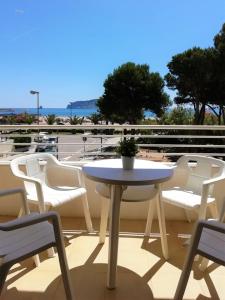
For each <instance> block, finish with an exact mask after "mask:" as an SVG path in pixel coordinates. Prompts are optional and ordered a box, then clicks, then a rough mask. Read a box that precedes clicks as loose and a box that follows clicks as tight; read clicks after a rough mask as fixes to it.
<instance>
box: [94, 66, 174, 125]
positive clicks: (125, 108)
mask: <svg viewBox="0 0 225 300" xmlns="http://www.w3.org/2000/svg"><path fill="white" fill-rule="evenodd" d="M104 88H105V91H104V94H103V95H102V97H101V98H100V99H99V100H98V102H97V106H98V108H99V111H100V113H101V114H102V115H103V117H104V118H105V119H106V120H107V121H111V122H117V123H119V124H122V123H125V122H129V123H130V124H137V122H138V121H139V120H142V119H143V117H144V115H143V113H144V110H150V111H152V112H153V113H155V114H157V115H160V114H161V113H162V111H163V110H164V108H165V107H166V106H167V105H168V104H169V97H168V95H167V94H166V93H165V92H164V91H163V89H164V81H163V79H162V78H161V77H160V75H159V74H158V73H150V71H149V66H148V65H146V64H144V65H139V64H134V63H131V62H128V63H126V64H123V65H121V66H120V67H118V68H117V69H115V70H114V71H113V73H112V74H109V75H108V77H107V79H106V80H105V82H104Z"/></svg>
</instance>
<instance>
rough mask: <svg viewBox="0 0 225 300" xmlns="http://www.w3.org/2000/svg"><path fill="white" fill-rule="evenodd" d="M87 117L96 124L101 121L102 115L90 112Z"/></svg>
mask: <svg viewBox="0 0 225 300" xmlns="http://www.w3.org/2000/svg"><path fill="white" fill-rule="evenodd" d="M88 119H89V120H90V121H91V122H92V123H93V124H94V125H98V123H99V122H100V121H102V115H101V114H98V113H93V114H91V115H90V116H89V117H88Z"/></svg>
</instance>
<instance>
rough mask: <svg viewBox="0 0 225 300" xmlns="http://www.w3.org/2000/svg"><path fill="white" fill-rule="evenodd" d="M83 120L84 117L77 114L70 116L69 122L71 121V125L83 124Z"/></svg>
mask: <svg viewBox="0 0 225 300" xmlns="http://www.w3.org/2000/svg"><path fill="white" fill-rule="evenodd" d="M83 120H84V117H82V118H80V117H77V116H76V115H75V116H73V117H70V118H69V123H70V125H81V124H82V122H83Z"/></svg>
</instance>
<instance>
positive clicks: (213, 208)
mask: <svg viewBox="0 0 225 300" xmlns="http://www.w3.org/2000/svg"><path fill="white" fill-rule="evenodd" d="M209 210H210V213H211V215H212V217H213V219H218V218H219V214H218V210H217V206H216V202H213V203H211V204H210V205H209Z"/></svg>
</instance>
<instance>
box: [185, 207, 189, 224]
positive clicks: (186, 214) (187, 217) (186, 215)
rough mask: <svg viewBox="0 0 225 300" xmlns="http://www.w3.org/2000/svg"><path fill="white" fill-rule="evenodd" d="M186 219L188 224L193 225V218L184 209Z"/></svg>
mask: <svg viewBox="0 0 225 300" xmlns="http://www.w3.org/2000/svg"><path fill="white" fill-rule="evenodd" d="M184 213H185V217H186V219H187V220H188V223H191V216H190V213H189V211H188V210H187V209H184Z"/></svg>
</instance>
